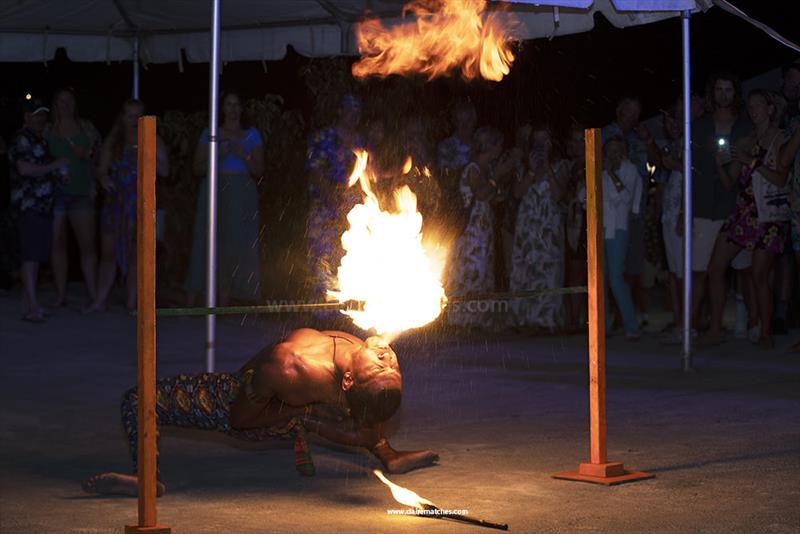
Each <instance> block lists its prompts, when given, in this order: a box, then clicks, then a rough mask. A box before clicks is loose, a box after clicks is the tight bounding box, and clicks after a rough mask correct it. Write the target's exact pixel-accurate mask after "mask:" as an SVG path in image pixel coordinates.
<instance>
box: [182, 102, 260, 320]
mask: <svg viewBox="0 0 800 534" xmlns="http://www.w3.org/2000/svg"><path fill="white" fill-rule="evenodd" d="M243 111H244V109H243V106H242V100H241V98H240V97H239V95H238V94H236V93H226V94H225V95H224V96H223V98H222V125H221V126H220V128H219V152H218V154H219V155H218V158H219V163H218V165H219V166H218V171H217V173H218V183H217V291H218V297H219V298H218V303H219V305H220V306H227V305H228V304H229V303H230V300H231V298H234V299H236V300H239V301H246V302H255V301H258V300H260V296H261V274H260V272H259V256H260V250H261V247H260V241H261V239H260V229H261V215H260V213H259V209H258V198H259V197H258V188H257V186H256V183H257V182H258V180H260V179H261V177H262V176H263V174H264V146H263V142H262V140H261V134H260V133H259V132H258V129H256V128H252V127H251V128H245V127H244V126H243V120H242V114H243ZM193 167H194V173H195V175H198V176H201V175H204V174H205V173H206V171H207V170H208V129H205V130H203V133H202V134H201V135H200V139H199V140H198V142H197V149H196V150H195V154H194V165H193ZM207 221H208V178H205V179H204V180H203V183H202V185H201V186H200V190H199V192H198V197H197V212H196V216H195V225H194V243H193V246H192V256H191V260H190V264H189V275H188V278H187V280H186V284H185V289H186V292H187V296H188V299H187V300H188V303H189V305H192V304H193V302H194V300H195V297H196V296H197V295H198V294H200V293H203V292H204V291H205V280H206V250H207V238H206V236H207V232H208V230H207V228H208V222H207Z"/></svg>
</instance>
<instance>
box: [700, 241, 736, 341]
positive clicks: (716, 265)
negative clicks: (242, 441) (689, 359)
mask: <svg viewBox="0 0 800 534" xmlns="http://www.w3.org/2000/svg"><path fill="white" fill-rule="evenodd" d="M740 250H742V247H740V246H739V245H735V244H733V243H731V242H730V241H728V236H727V235H725V234H722V233H721V234H719V235H718V236H717V242H716V243H715V244H714V252H713V253H712V254H711V264H710V265H709V266H708V290H709V297H710V299H711V327H710V328H709V330H708V332H707V333H706V334H705V335H704V336H703V338H701V339H700V340H699V341H698V344H699V345H701V346H702V345H706V346H708V345H713V344H716V343H720V342H722V340H723V336H722V312H723V311H724V309H725V295H726V288H725V273H726V271H727V270H728V265H730V263H731V261H733V258H734V257H736V255H737V254H738V253H739V251H740Z"/></svg>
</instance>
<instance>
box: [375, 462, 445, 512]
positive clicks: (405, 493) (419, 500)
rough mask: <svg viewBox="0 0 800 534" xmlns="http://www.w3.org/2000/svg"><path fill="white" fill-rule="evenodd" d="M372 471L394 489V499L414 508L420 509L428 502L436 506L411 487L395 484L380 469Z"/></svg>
mask: <svg viewBox="0 0 800 534" xmlns="http://www.w3.org/2000/svg"><path fill="white" fill-rule="evenodd" d="M372 472H373V473H374V474H375V476H376V477H378V479H380V481H381V482H383V483H384V484H386V485H387V486H389V489H390V490H392V497H394V500H396V501H397V502H399V503H400V504H405V505H406V506H411V507H412V508H417V509H419V510H421V509H422V508H423V505H424V504H427V505H429V506H436V505H435V504H433V503H432V502H431V501H429V500H428V499H426V498H424V497H420V496H419V495H417V494H416V493H414V492H413V491H411V490H410V489H406V488H404V487H402V486H398V485H397V484H395V483H394V482H392V481H391V480H389V479H388V478H386V477H385V476H383V473H382V472H381V471H379V470H378V469H374V470H373V471H372Z"/></svg>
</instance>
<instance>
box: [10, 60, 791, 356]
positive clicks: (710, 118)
mask: <svg viewBox="0 0 800 534" xmlns="http://www.w3.org/2000/svg"><path fill="white" fill-rule="evenodd" d="M364 106H365V103H364V102H362V101H361V100H359V99H358V98H357V97H355V96H353V95H347V96H345V97H344V98H343V99H342V101H341V105H340V108H339V113H338V118H337V120H336V122H335V123H334V124H332V125H331V126H330V127H329V128H324V129H322V130H320V131H318V132H316V133H314V134H313V135H312V136H311V139H310V142H309V145H308V153H307V164H306V171H307V181H308V213H307V216H306V218H305V220H306V242H307V250H308V258H309V263H308V271H309V279H310V284H309V287H311V291H310V293H311V295H310V296H311V297H312V298H320V299H321V298H324V296H325V291H326V289H328V288H329V287H330V284H331V281H332V280H333V278H334V277H335V270H336V266H337V265H338V264H339V261H340V259H341V256H342V254H343V251H342V249H341V243H340V236H341V234H342V232H343V231H344V230H345V229H346V227H347V220H346V215H347V213H348V212H349V210H350V208H351V207H352V206H353V205H354V204H355V203H357V202H358V201H359V199H360V193H359V192H358V190H357V189H356V188H349V187H348V186H347V181H348V177H349V175H350V171H351V168H352V163H353V161H354V155H353V149H354V148H356V147H366V148H368V149H369V151H370V153H371V156H372V159H373V163H374V165H375V166H376V169H377V170H378V172H379V174H380V175H382V176H385V177H386V180H385V183H381V184H378V186H377V187H378V189H381V188H383V189H391V188H394V187H397V186H398V185H402V184H405V185H409V186H410V187H411V188H412V190H414V191H415V193H417V195H418V197H419V206H420V210H421V212H422V214H423V218H424V221H425V223H424V225H425V226H424V228H425V230H426V232H427V233H428V234H432V233H435V234H436V235H437V237H438V238H439V239H441V240H443V241H444V242H446V243H448V244H449V246H450V257H449V261H448V267H447V270H446V290H447V294H448V295H451V296H461V295H467V294H474V293H487V292H493V291H510V292H520V291H542V290H548V289H553V288H560V287H565V286H569V287H572V286H581V285H585V284H586V213H585V199H586V191H585V172H586V170H585V154H584V146H583V135H584V125H580V124H571V125H569V127H568V129H567V132H568V133H567V135H566V136H565V137H564V138H556V137H555V134H554V132H556V131H563V125H559V126H560V127H559V128H554V127H553V126H554V125H552V124H551V125H548V124H542V123H537V122H534V121H524V120H522V121H519V122H518V124H517V126H516V131H515V134H514V136H513V139H510V138H509V139H507V138H504V135H503V134H502V133H501V132H500V131H499V130H498V129H495V128H493V127H491V126H484V125H482V124H481V120H480V117H479V116H478V113H477V111H476V108H475V106H474V105H473V104H472V103H471V102H470V101H469V100H457V101H454V102H451V103H450V108H449V112H450V113H449V116H450V126H451V131H450V135H449V136H447V137H446V138H444V139H441V140H435V139H431V138H430V136H429V132H428V128H427V125H428V118H426V117H424V116H414V115H412V116H405V117H402V118H401V119H400V120H395V121H393V122H392V123H391V127H390V124H389V123H388V122H387V120H386V118H385V117H386V116H387V115H389V114H390V113H388V112H387V113H380V112H379V113H375V114H373V115H372V116H369V115H368V114H367V113H366V112H365V111H364V110H363V109H362V107H364ZM799 106H800V63H793V64H790V65H788V66H786V67H785V68H784V70H783V83H782V86H781V87H775V88H768V89H757V90H753V91H750V92H749V93H748V94H747V95H743V94H742V91H741V86H740V82H739V80H738V78H737V76H736V75H734V74H732V73H724V72H722V73H717V74H714V75H712V76H711V77H710V78H709V80H708V83H707V85H706V87H705V91H704V93H703V94H702V95H699V94H698V95H693V99H692V102H691V106H690V109H691V114H692V115H691V123H692V139H693V141H692V145H693V146H692V161H691V165H692V168H693V180H692V211H693V220H692V227H691V229H686V228H684V216H683V206H684V201H683V195H684V191H683V183H684V182H683V169H684V162H683V159H682V158H683V153H684V149H683V147H684V140H683V123H684V118H683V110H684V106H683V104H682V102H681V101H680V100H676V101H675V102H673V103H672V104H670V105H669V106H667V108H666V109H664V110H662V112H661V115H662V117H661V119H662V120H661V122H662V124H661V125H660V127H659V128H652V127H651V128H648V127H646V126H645V124H644V122H643V121H642V118H641V113H642V102H641V99H640V97H637V96H631V95H628V96H623V97H621V98H620V99H619V101H618V104H617V106H616V113H615V118H614V120H613V122H611V123H610V124H608V125H607V126H605V127H604V128H603V129H602V140H603V146H602V151H603V175H602V188H603V198H602V200H603V221H602V223H603V239H604V245H605V247H604V249H605V266H604V267H605V269H604V270H605V274H606V287H607V292H606V295H607V298H606V304H607V313H606V317H607V321H608V325H607V327H608V328H607V330H608V331H609V333H610V334H612V335H613V334H615V333H618V334H620V335H624V336H625V338H626V339H628V340H631V341H635V340H637V339H639V338H640V337H641V335H642V333H643V332H644V331H646V332H652V329H647V330H644V329H645V328H646V327H647V326H648V325H649V320H650V313H652V312H651V310H650V307H651V306H652V305H653V304H652V301H653V300H654V299H653V295H654V294H656V293H655V292H654V291H653V287H654V285H656V284H658V283H659V281H662V282H663V287H664V289H665V292H664V294H665V295H666V298H665V299H663V301H664V303H665V305H666V307H667V309H668V310H669V311H671V313H672V321H671V322H670V324H668V325H667V326H666V328H664V329H663V331H662V332H661V335H662V336H663V339H664V342H680V341H681V331H682V330H681V328H680V325H681V324H682V319H681V318H682V316H683V314H684V313H689V314H690V315H691V324H692V326H693V331H692V332H693V335H697V336H698V339H697V341H696V343H697V344H698V345H699V346H710V345H713V344H716V343H720V342H722V341H723V340H724V339H725V336H726V333H725V331H724V329H723V311H724V309H725V301H726V297H728V295H729V294H734V295H735V296H736V310H737V313H736V323H735V326H734V332H733V335H735V336H736V337H743V338H748V339H749V340H750V341H752V342H753V343H757V344H760V345H762V346H764V347H767V348H769V347H773V346H774V341H773V336H774V335H781V334H784V333H786V318H787V310H788V309H789V303H790V301H791V298H792V291H793V284H794V283H796V282H797V278H798V277H797V273H798V269H799V268H800V163H798V161H799V160H800V158H799V157H798V154H799V153H800V107H799ZM221 112H222V114H221V121H220V124H221V127H220V132H219V207H218V213H219V220H218V235H219V238H218V243H219V262H218V280H219V302H220V304H222V305H226V304H228V303H229V302H230V301H231V299H234V300H247V301H254V302H257V301H258V300H259V299H260V289H259V285H258V282H257V280H254V276H253V273H256V272H257V271H258V270H259V268H260V266H259V265H258V263H259V255H258V251H257V248H256V247H255V246H254V243H257V242H258V239H259V235H260V231H261V223H260V215H259V207H258V201H257V199H258V192H257V183H258V180H260V179H261V178H262V177H263V175H264V172H265V171H264V169H265V165H264V150H263V148H264V144H265V143H269V140H268V139H262V134H263V132H259V130H258V129H257V128H254V127H252V126H251V125H249V124H248V123H247V119H246V117H245V116H244V113H243V102H242V100H241V98H240V96H239V95H238V94H236V93H233V92H231V93H226V94H224V95H223V97H222V99H221ZM143 113H144V105H143V104H142V103H141V102H140V101H137V100H129V101H127V102H125V103H124V104H123V105H122V107H121V110H120V114H119V117H118V119H117V121H116V123H115V124H114V126H113V128H112V129H111V131H110V132H109V133H108V135H107V136H106V137H105V139H104V140H103V139H102V138H101V136H100V134H99V133H98V132H97V130H96V129H95V128H94V127H93V126H92V125H91V123H90V122H88V121H86V120H85V119H83V118H81V116H80V115H79V114H78V106H77V102H76V98H75V94H74V93H73V92H72V91H71V90H68V89H63V90H59V91H57V92H56V93H55V96H54V98H53V100H52V104H51V105H50V106H49V107H48V106H46V105H44V104H43V103H42V102H41V101H39V100H37V99H35V98H33V99H30V100H28V101H27V102H26V103H25V113H24V120H23V127H22V129H21V130H20V131H19V133H18V134H17V135H16V137H15V138H14V139H13V140H12V142H11V143H9V145H8V149H7V152H8V160H9V162H10V169H11V173H12V187H11V201H12V206H13V207H14V209H15V212H16V219H15V220H16V225H17V228H18V231H19V237H20V253H21V257H20V260H21V267H20V270H19V275H20V276H19V277H20V279H21V281H22V285H23V288H24V289H23V294H24V302H25V305H24V311H23V313H22V318H23V319H24V320H26V321H32V322H44V321H46V320H47V318H48V316H49V315H50V314H51V313H53V312H54V309H55V308H58V307H60V306H63V305H64V304H65V302H66V295H67V294H66V281H67V270H68V265H67V262H68V255H67V253H66V250H67V245H66V242H67V235H68V232H67V229H68V227H71V228H72V230H73V233H74V235H75V237H76V239H77V245H78V250H79V258H80V268H81V273H82V275H83V279H84V282H85V285H86V294H87V305H86V306H85V311H87V312H98V311H102V310H105V309H106V308H107V306H108V304H107V303H108V299H109V294H110V293H111V292H112V290H113V288H114V285H115V281H116V280H117V277H118V276H119V277H121V280H124V281H125V287H126V291H125V295H126V298H125V305H126V306H127V308H128V309H133V308H134V307H135V304H136V291H135V288H136V285H135V277H136V261H135V239H136V232H135V206H136V187H135V177H136V165H137V158H136V151H137V146H136V142H137V137H136V120H137V118H138V117H139V116H141V115H142V114H143ZM437 141H438V142H437ZM192 142H194V140H192ZM208 144H209V136H208V132H207V131H204V132H203V133H202V135H201V136H200V139H199V140H197V141H196V146H197V148H196V152H195V155H194V161H193V171H194V175H195V176H196V177H197V179H198V180H199V181H201V185H200V188H199V193H198V197H197V208H196V219H195V224H194V240H193V246H192V254H191V258H190V259H189V268H188V275H187V278H186V282H185V287H184V289H185V293H186V297H187V302H188V303H189V304H192V303H193V302H196V300H197V299H196V297H197V296H198V295H199V294H200V293H201V292H202V291H203V287H204V280H205V275H204V273H205V271H204V269H205V267H204V258H205V236H206V232H207V230H206V220H207V217H206V212H207V193H206V192H207V187H208V183H207V179H206V177H205V174H206V169H207V158H208ZM3 148H4V149H5V147H3ZM409 155H410V156H411V157H412V160H413V162H414V166H415V169H416V171H415V172H405V173H402V172H400V171H399V169H400V168H402V166H403V162H404V160H405V158H406V157H407V156H409ZM157 167H158V169H157V170H158V173H159V174H160V175H167V174H168V173H169V161H168V157H167V151H166V150H164V147H163V142H162V141H161V140H160V139H159V159H158V165H157ZM423 169H428V171H430V172H428V171H424V170H423ZM384 198H387V199H388V198H391V197H390V196H389V195H385V196H384ZM689 232H691V235H692V238H693V249H692V258H691V260H692V264H691V268H692V273H691V276H692V279H693V287H694V292H693V295H694V299H693V301H692V303H691V309H689V310H683V309H682V302H681V298H680V294H681V289H680V288H681V285H682V280H683V278H684V277H685V276H687V274H686V273H685V272H684V260H683V241H684V237H685V235H686V234H688V233H689ZM98 245H99V247H98ZM98 248H99V250H100V252H99V254H98ZM43 263H49V264H50V266H51V271H52V277H53V280H54V285H55V288H56V299H55V301H54V302H52V303H50V304H49V305H47V306H45V305H43V304H42V303H41V302H40V299H39V297H38V292H37V280H38V273H39V267H40V265H41V264H43ZM256 278H257V277H256ZM507 302H508V307H507V308H506V309H504V310H503V312H502V313H500V312H497V311H496V310H491V311H488V312H487V311H486V310H479V309H470V308H468V307H464V306H461V307H459V306H453V307H450V309H448V311H447V313H446V321H447V322H448V323H449V324H451V325H453V326H458V327H465V328H481V329H487V328H488V329H492V330H498V329H499V330H503V329H513V330H517V331H534V332H540V333H562V332H569V331H575V330H580V329H582V328H583V327H584V326H585V323H586V305H585V296H581V295H560V294H545V295H540V296H532V297H518V298H513V299H511V300H509V301H507ZM698 332H700V334H697V333H698Z"/></svg>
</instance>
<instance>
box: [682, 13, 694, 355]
mask: <svg viewBox="0 0 800 534" xmlns="http://www.w3.org/2000/svg"><path fill="white" fill-rule="evenodd" d="M690 16H691V11H689V10H687V11H684V12H683V16H682V17H681V21H682V23H683V31H682V34H683V228H684V230H683V236H684V241H683V370H684V371H690V370H691V369H692V89H691V70H692V69H691V67H692V64H691V59H690V51H691V46H690V43H689V17H690Z"/></svg>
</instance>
